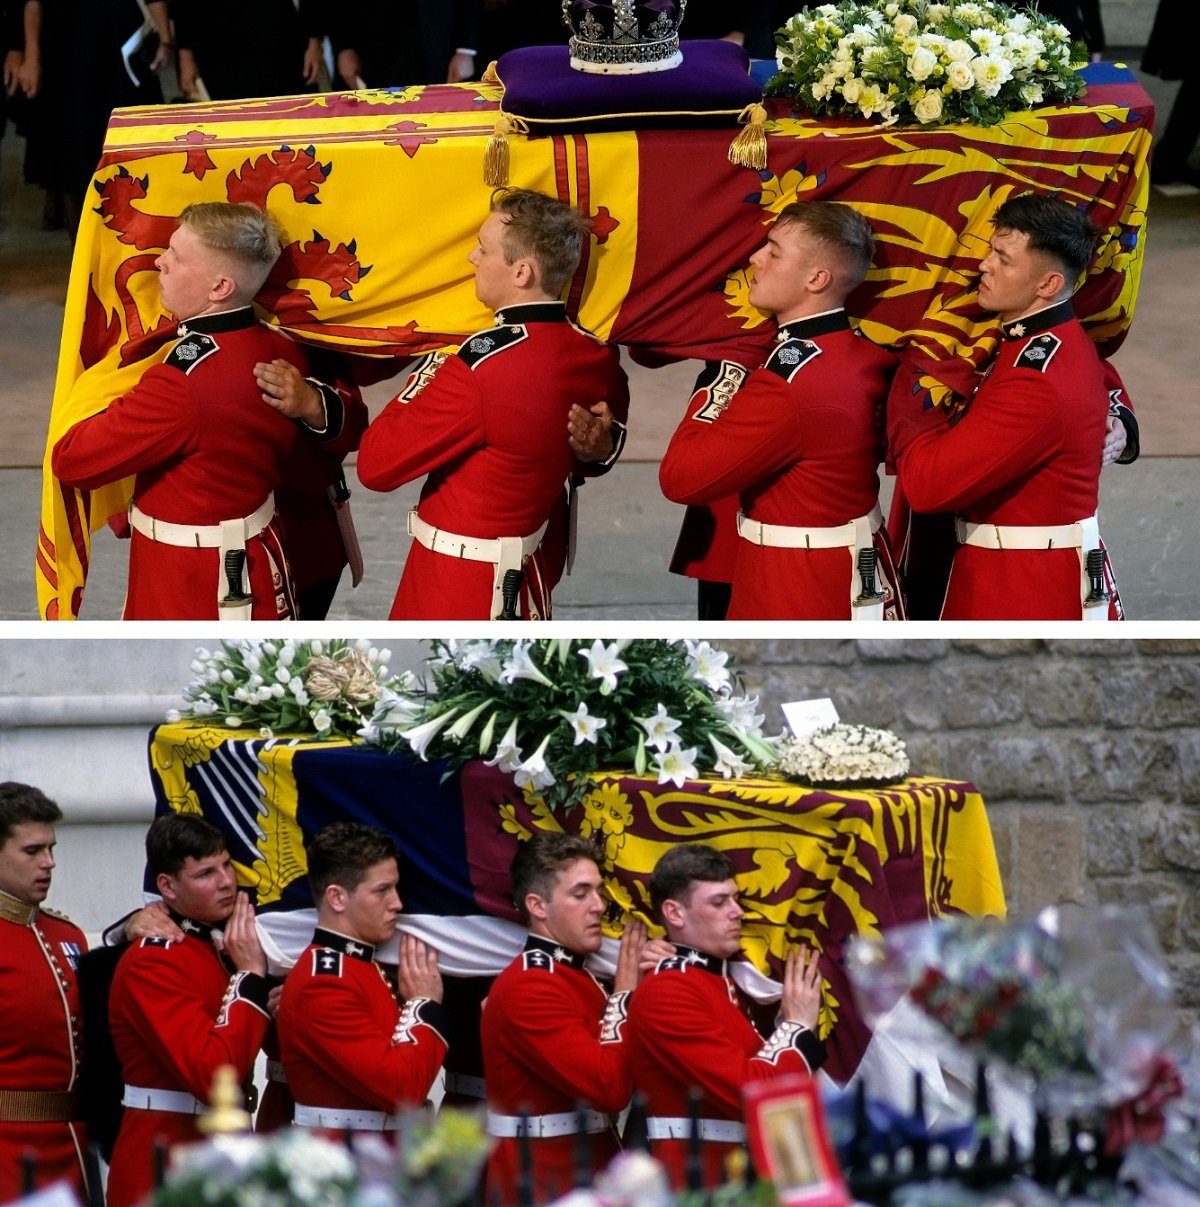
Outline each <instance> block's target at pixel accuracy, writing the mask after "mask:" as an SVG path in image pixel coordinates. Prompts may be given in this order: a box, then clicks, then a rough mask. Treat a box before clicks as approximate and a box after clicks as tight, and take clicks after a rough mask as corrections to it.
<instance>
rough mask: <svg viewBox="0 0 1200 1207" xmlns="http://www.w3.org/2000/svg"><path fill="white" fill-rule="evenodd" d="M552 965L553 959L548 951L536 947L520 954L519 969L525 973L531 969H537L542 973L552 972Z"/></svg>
mask: <svg viewBox="0 0 1200 1207" xmlns="http://www.w3.org/2000/svg"><path fill="white" fill-rule="evenodd" d="M554 964H555V960H554V957H553V956H552V955H551V954H550V953H549V952H548V951H542V950H540V949H539V948H537V947H535V948H533V949H532V950H530V951H523V952H522V953H521V967H522V969H524V971H526V972H529V971H530V970H531V969H538V970H540V971H542V972H553V971H554Z"/></svg>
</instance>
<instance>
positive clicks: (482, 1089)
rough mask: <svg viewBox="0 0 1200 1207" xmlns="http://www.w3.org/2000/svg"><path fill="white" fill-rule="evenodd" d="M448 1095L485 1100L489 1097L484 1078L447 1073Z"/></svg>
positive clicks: (466, 1074) (467, 1074)
mask: <svg viewBox="0 0 1200 1207" xmlns="http://www.w3.org/2000/svg"><path fill="white" fill-rule="evenodd" d="M446 1093H447V1094H462V1095H463V1097H464V1098H479V1099H483V1098H486V1097H487V1086H486V1085H485V1083H484V1080H483V1078H482V1077H472V1076H471V1075H470V1074H469V1073H447V1074H446Z"/></svg>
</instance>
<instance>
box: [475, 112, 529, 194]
mask: <svg viewBox="0 0 1200 1207" xmlns="http://www.w3.org/2000/svg"><path fill="white" fill-rule="evenodd" d="M528 133H529V126H528V124H527V123H525V122H524V121H522V120H521V119H520V118H519V117H509V115H508V114H507V113H500V114H498V115H497V117H496V124H495V126H494V127H493V129H492V136H491V138H489V139H488V140H487V147H486V148H484V152H483V183H484V184H489V185H491V186H492V188H494V189H500V188H504V187H505V186H506V185H507V184H508V161H509V151H508V135H510V134H528Z"/></svg>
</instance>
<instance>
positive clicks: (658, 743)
mask: <svg viewBox="0 0 1200 1207" xmlns="http://www.w3.org/2000/svg"><path fill="white" fill-rule="evenodd" d="M634 720H635V721H636V722H637V723H638V724H639V725H640V726H641V727H642V728H643V729H644V730H645V731H646V742H647V744H648V745H650V746H652V747H653V748H654V749H655V750H668V749H670V747H671V746H672V745H675V746H678V745H679V739H678V738H677V737H676V736H675V731H676V730H677V729H678V728H679V727H680V725H682V724H683V722H682V721H677V720H675V718H674V717H673V716H671V714H670V713H668V712H667V709H666V706H665V705H664V704H663V702H662V701H661V700H660V701H659V702H658V711H657V712H656V713H655V714H654V716H652V717H634Z"/></svg>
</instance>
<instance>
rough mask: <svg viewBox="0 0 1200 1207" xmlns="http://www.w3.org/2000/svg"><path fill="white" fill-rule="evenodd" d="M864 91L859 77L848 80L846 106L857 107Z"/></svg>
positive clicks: (844, 95)
mask: <svg viewBox="0 0 1200 1207" xmlns="http://www.w3.org/2000/svg"><path fill="white" fill-rule="evenodd" d="M970 74H971V73H970V71H968V72H967V75H970ZM862 90H863V82H862V80H860V79H859V78H858V77H857V76H853V77H851V78H850V79H848V80H847V81H846V82H845V83H844V84H843V85H842V96H843V97H844V98H845V100H846V104H848V105H857V104H858V98H859V97H860V96H862Z"/></svg>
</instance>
